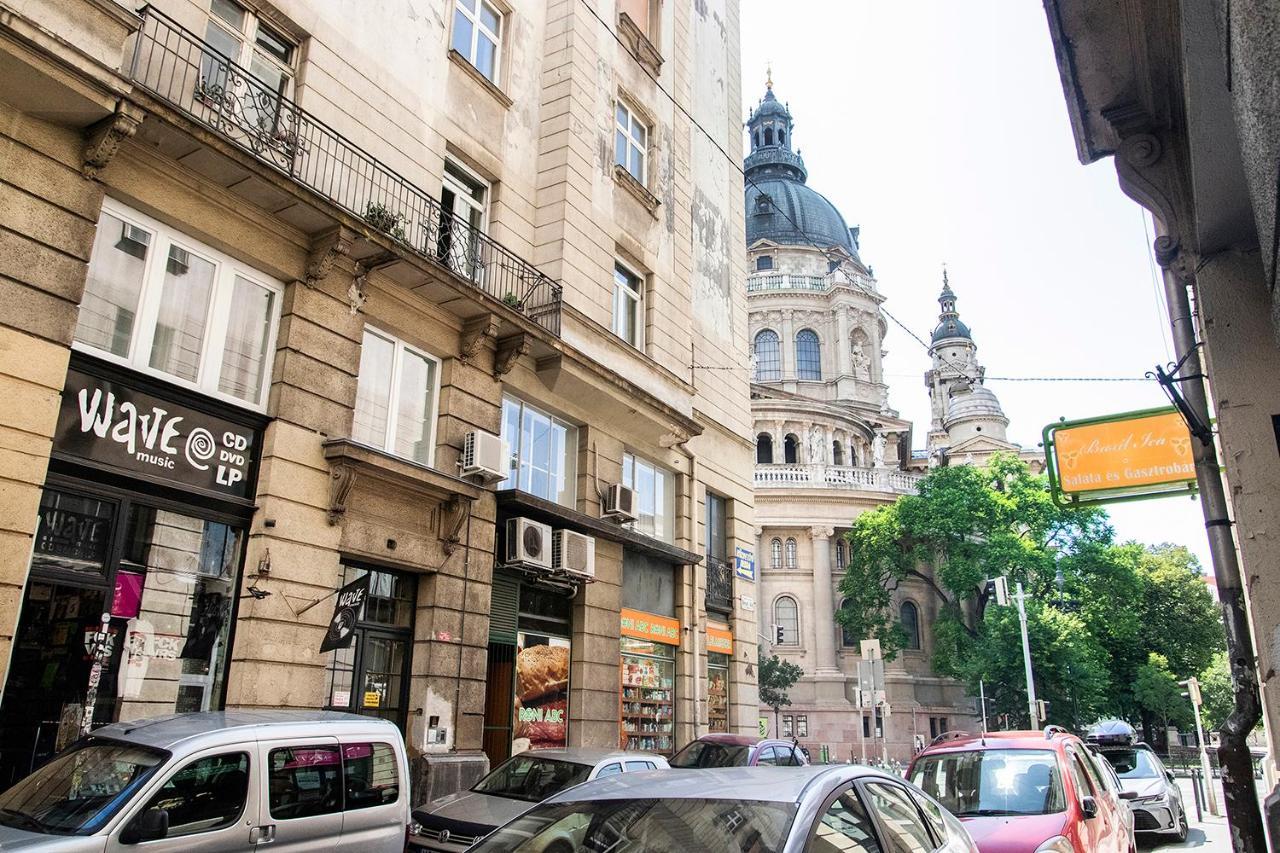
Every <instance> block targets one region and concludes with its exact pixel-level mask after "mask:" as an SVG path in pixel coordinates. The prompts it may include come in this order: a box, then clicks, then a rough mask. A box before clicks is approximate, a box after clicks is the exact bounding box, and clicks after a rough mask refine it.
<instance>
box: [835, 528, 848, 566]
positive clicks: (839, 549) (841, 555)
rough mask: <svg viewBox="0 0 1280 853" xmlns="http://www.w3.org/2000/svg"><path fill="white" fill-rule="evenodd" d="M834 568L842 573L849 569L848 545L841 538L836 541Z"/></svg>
mask: <svg viewBox="0 0 1280 853" xmlns="http://www.w3.org/2000/svg"><path fill="white" fill-rule="evenodd" d="M836 568H837V569H839V570H840V571H842V572H843V571H844V570H845V569H847V568H849V543H848V542H845V541H844V537H843V536H841V537H840V538H838V539H836Z"/></svg>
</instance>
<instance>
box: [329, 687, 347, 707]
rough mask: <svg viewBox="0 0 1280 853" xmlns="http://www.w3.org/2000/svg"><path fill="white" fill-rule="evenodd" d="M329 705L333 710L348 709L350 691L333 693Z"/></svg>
mask: <svg viewBox="0 0 1280 853" xmlns="http://www.w3.org/2000/svg"><path fill="white" fill-rule="evenodd" d="M330 704H332V705H333V707H335V708H350V707H351V691H350V690H335V691H333V702H332V703H330Z"/></svg>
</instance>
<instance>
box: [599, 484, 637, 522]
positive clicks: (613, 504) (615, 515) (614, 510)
mask: <svg viewBox="0 0 1280 853" xmlns="http://www.w3.org/2000/svg"><path fill="white" fill-rule="evenodd" d="M600 514H601V515H603V516H604V517H605V518H612V519H614V520H616V521H635V520H636V493H635V490H634V489H628V488H627V487H626V486H624V485H622V484H621V483H614V484H613V485H612V486H610V487H609V489H608V491H606V492H605V493H604V508H603V509H602V510H601V513H600Z"/></svg>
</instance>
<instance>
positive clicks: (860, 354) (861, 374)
mask: <svg viewBox="0 0 1280 853" xmlns="http://www.w3.org/2000/svg"><path fill="white" fill-rule="evenodd" d="M851 358H852V360H853V376H854V378H855V379H861V380H862V381H863V382H870V381H871V359H870V358H868V357H867V353H866V352H865V351H864V350H863V349H862V341H854V342H853V351H852V354H851Z"/></svg>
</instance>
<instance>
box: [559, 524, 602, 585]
mask: <svg viewBox="0 0 1280 853" xmlns="http://www.w3.org/2000/svg"><path fill="white" fill-rule="evenodd" d="M551 568H553V569H555V570H556V571H560V572H568V573H569V574H571V575H579V576H581V577H587V578H594V577H595V576H596V540H595V539H593V538H592V537H590V536H583V535H582V534H581V533H574V532H573V531H572V530H557V531H556V532H555V533H554V534H553V538H552V540H551Z"/></svg>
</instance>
